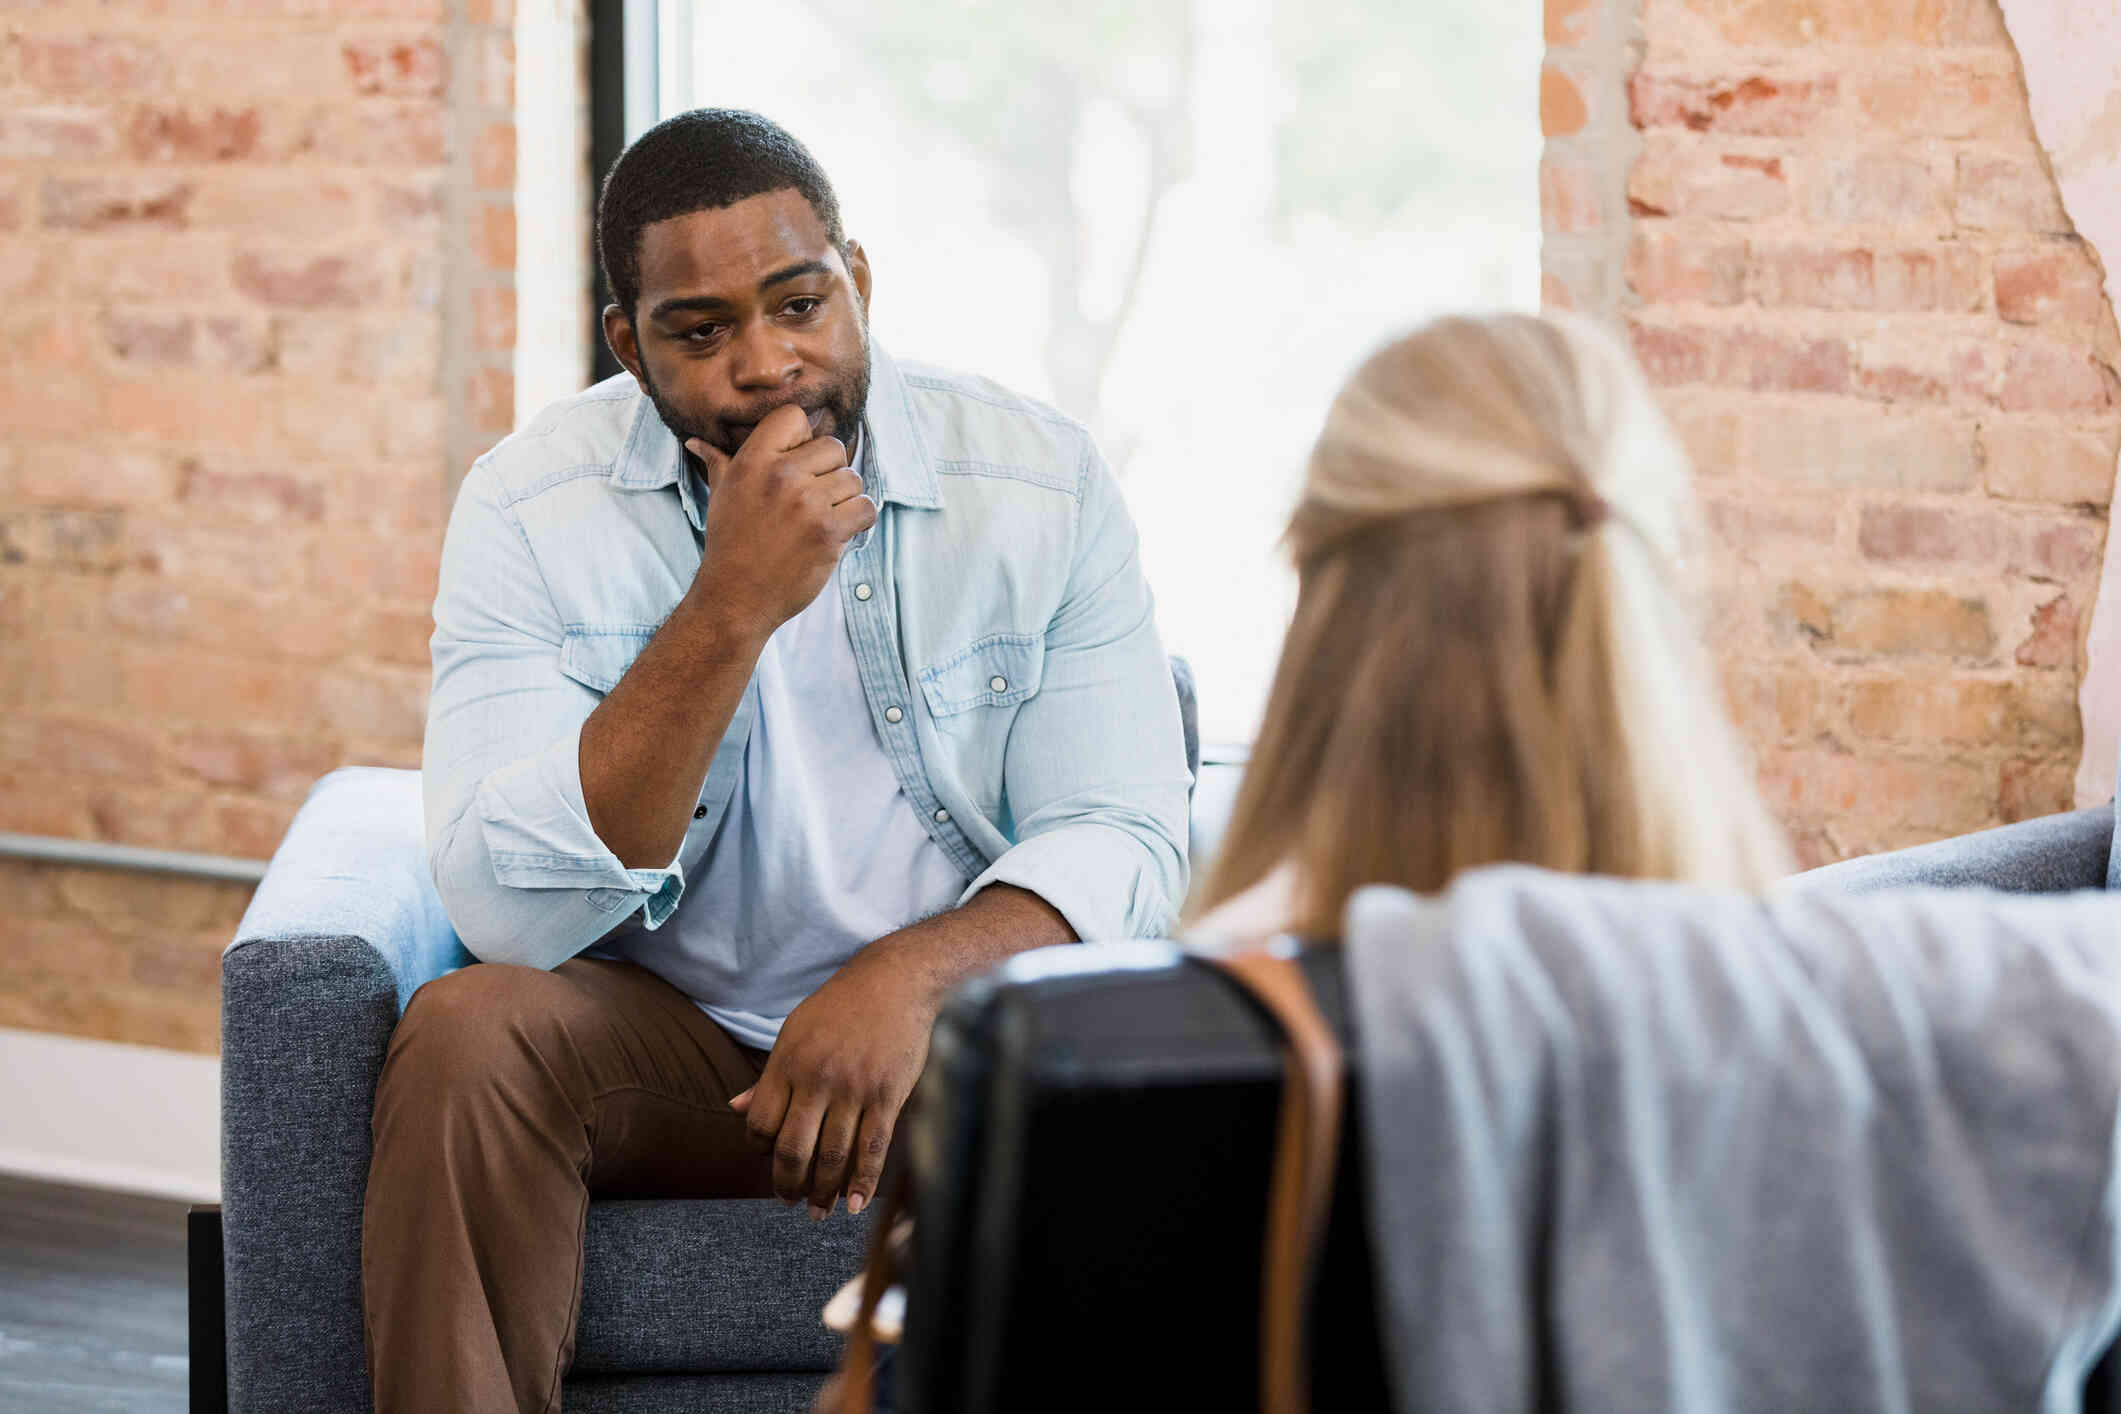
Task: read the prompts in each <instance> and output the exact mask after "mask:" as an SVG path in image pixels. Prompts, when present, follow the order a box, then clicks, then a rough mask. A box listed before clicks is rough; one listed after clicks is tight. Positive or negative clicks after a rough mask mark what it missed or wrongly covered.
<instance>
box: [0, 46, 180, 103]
mask: <svg viewBox="0 0 2121 1414" xmlns="http://www.w3.org/2000/svg"><path fill="white" fill-rule="evenodd" d="M0 45H4V47H5V51H6V53H5V57H4V59H0V63H5V64H6V66H7V67H8V68H10V69H12V70H13V71H14V72H15V73H16V74H17V75H19V78H20V82H21V83H23V84H24V85H26V86H27V87H29V88H31V89H34V90H36V91H38V92H40V93H47V94H55V95H70V94H92V95H96V96H102V95H106V94H112V93H125V92H133V91H140V90H145V89H149V88H154V87H158V86H160V85H162V84H165V83H166V82H167V81H168V75H169V63H168V59H167V57H166V56H165V55H164V54H163V53H162V51H161V50H159V49H157V48H156V47H155V46H154V45H153V44H151V43H149V42H147V41H146V40H144V39H137V38H132V37H128V36H124V35H109V34H101V35H46V34H24V33H16V34H11V35H9V36H7V38H6V39H5V40H4V41H0Z"/></svg>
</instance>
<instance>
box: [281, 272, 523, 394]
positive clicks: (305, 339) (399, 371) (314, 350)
mask: <svg viewBox="0 0 2121 1414" xmlns="http://www.w3.org/2000/svg"><path fill="white" fill-rule="evenodd" d="M509 293H510V294H511V295H513V293H514V291H513V287H509ZM273 330H274V335H273V337H274V341H275V348H276V350H277V359H278V363H279V366H280V367H281V368H284V369H286V370H287V371H288V372H290V373H295V374H300V375H303V376H305V377H309V376H317V377H323V378H333V379H344V380H349V381H352V382H356V383H362V384H372V385H373V384H387V385H396V386H405V387H417V388H421V389H423V390H429V389H432V388H434V387H435V386H437V384H438V383H439V380H440V378H441V376H442V320H441V316H440V315H438V314H430V313H417V314H405V315H398V316H387V317H377V316H357V315H337V314H302V315H292V316H281V317H279V318H277V319H275V320H274V323H273ZM512 332H513V326H511V334H512ZM474 341H475V342H477V343H480V344H481V345H483V342H484V336H483V331H481V330H480V329H479V328H478V326H477V325H476V324H475V325H474ZM514 346H515V345H514V341H513V338H511V340H510V342H509V344H508V348H510V349H513V348H514Z"/></svg>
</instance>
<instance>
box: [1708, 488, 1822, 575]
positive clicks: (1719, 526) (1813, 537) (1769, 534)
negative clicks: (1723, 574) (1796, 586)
mask: <svg viewBox="0 0 2121 1414" xmlns="http://www.w3.org/2000/svg"><path fill="white" fill-rule="evenodd" d="M1702 511H1703V513H1704V516H1705V518H1706V520H1707V522H1708V526H1709V529H1710V531H1711V532H1713V533H1714V535H1715V536H1716V538H1717V540H1718V541H1719V542H1720V543H1721V544H1723V545H1724V546H1726V547H1728V548H1729V549H1730V550H1731V551H1732V552H1733V553H1735V554H1737V555H1738V556H1739V557H1740V558H1742V559H1746V560H1750V561H1753V562H1755V563H1758V562H1760V561H1762V560H1763V559H1765V560H1769V561H1772V562H1774V563H1775V564H1777V565H1779V566H1786V565H1788V564H1789V563H1790V561H1791V560H1792V559H1795V558H1801V557H1803V556H1806V555H1811V554H1832V553H1833V549H1834V534H1835V520H1836V516H1837V512H1836V510H1835V508H1834V507H1833V506H1832V505H1830V504H1821V503H1820V502H1819V501H1818V500H1816V499H1813V500H1809V501H1803V502H1789V501H1768V500H1762V499H1759V498H1758V497H1750V496H1749V497H1744V498H1733V497H1725V496H1711V497H1706V498H1704V500H1703V503H1702Z"/></svg>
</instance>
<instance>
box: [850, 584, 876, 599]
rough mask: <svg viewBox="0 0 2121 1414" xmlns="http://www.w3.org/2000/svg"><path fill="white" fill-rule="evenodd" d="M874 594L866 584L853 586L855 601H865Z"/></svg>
mask: <svg viewBox="0 0 2121 1414" xmlns="http://www.w3.org/2000/svg"><path fill="white" fill-rule="evenodd" d="M874 592H875V591H873V590H872V589H870V587H869V586H868V585H866V584H857V585H855V586H854V597H855V598H857V599H861V600H864V601H866V600H867V599H868V598H869V596H870V595H871V594H872V593H874Z"/></svg>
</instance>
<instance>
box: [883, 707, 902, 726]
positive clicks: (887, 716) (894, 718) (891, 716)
mask: <svg viewBox="0 0 2121 1414" xmlns="http://www.w3.org/2000/svg"><path fill="white" fill-rule="evenodd" d="M884 720H885V721H887V722H889V723H891V725H893V726H897V725H898V724H899V723H900V722H903V721H905V720H906V714H905V713H904V712H901V711H899V709H898V708H896V707H886V708H885V709H884Z"/></svg>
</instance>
